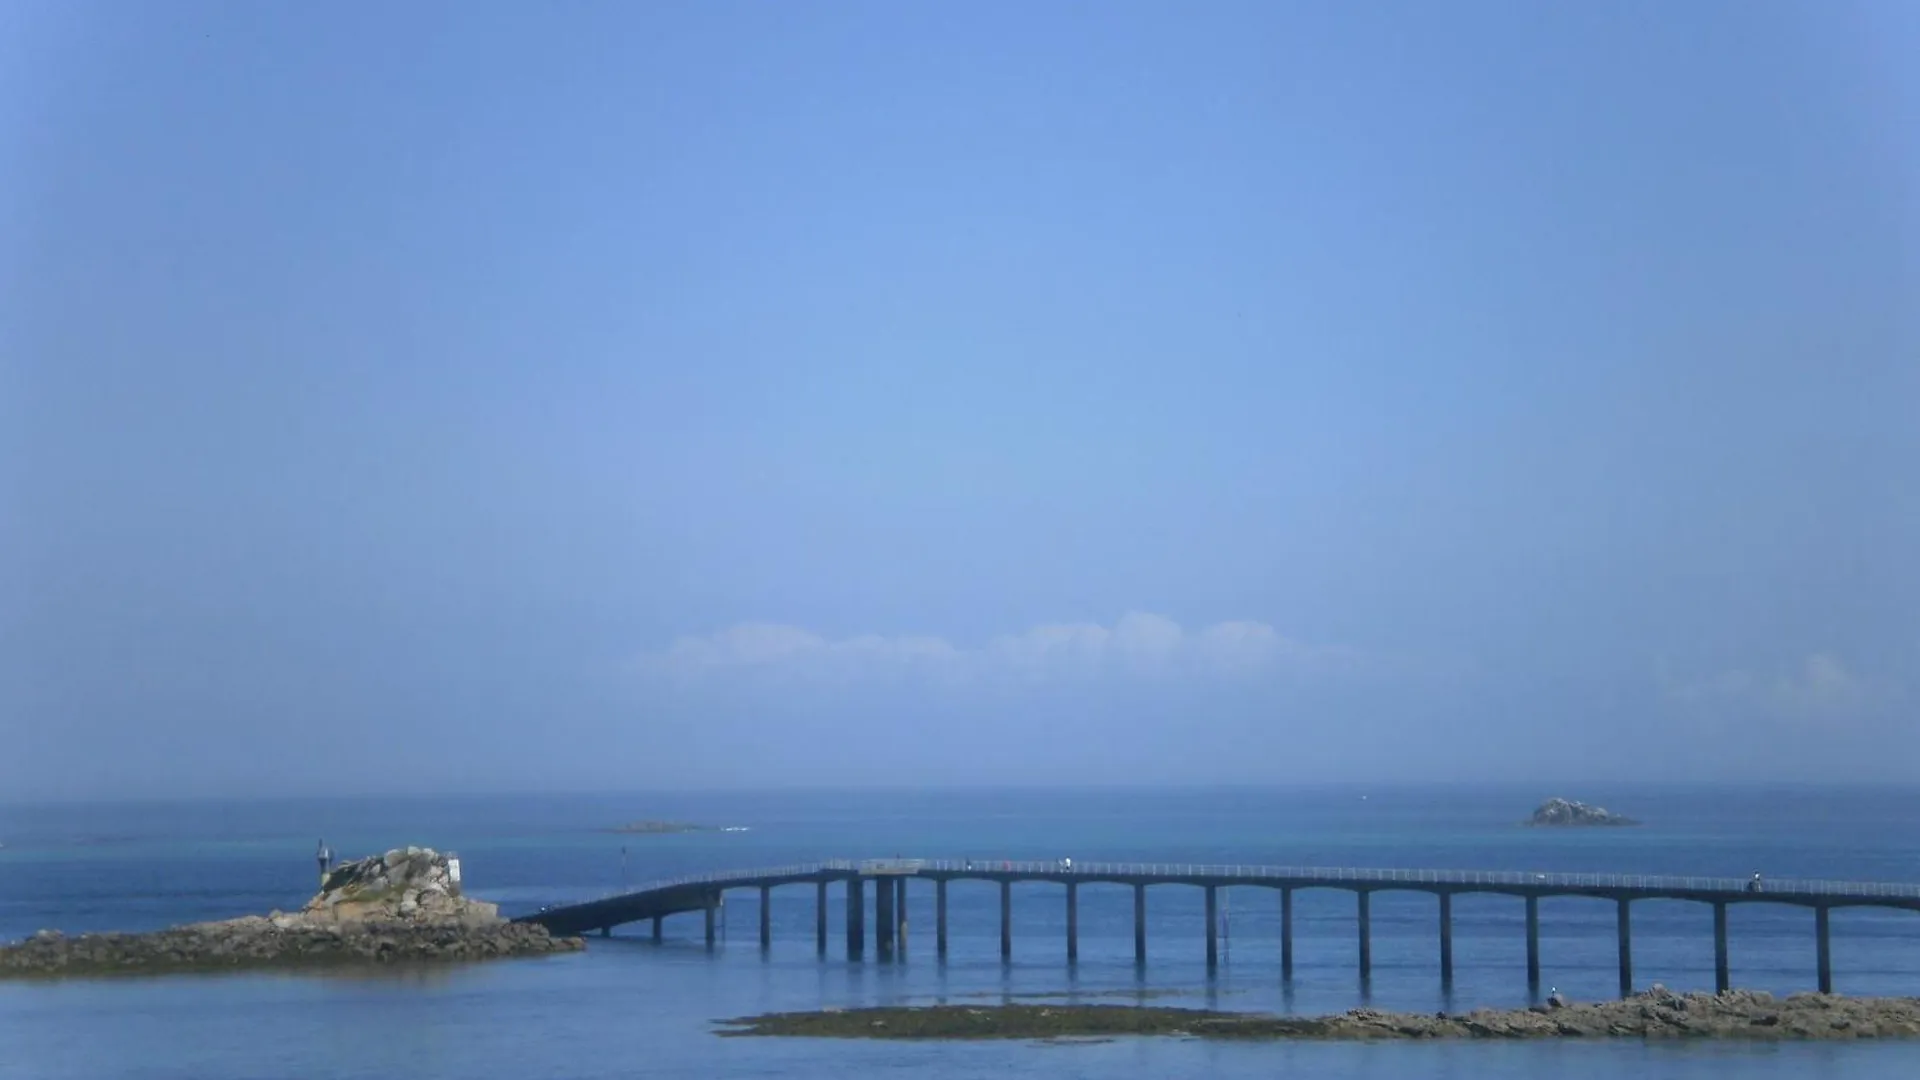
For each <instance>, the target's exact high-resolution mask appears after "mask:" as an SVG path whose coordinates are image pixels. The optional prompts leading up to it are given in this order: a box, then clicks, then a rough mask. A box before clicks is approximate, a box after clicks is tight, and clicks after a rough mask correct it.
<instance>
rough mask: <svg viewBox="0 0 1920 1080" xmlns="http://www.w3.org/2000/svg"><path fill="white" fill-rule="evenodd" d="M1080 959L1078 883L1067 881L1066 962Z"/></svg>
mask: <svg viewBox="0 0 1920 1080" xmlns="http://www.w3.org/2000/svg"><path fill="white" fill-rule="evenodd" d="M1079 959H1080V885H1079V883H1078V882H1074V881H1069V882H1067V963H1069V964H1071V963H1074V962H1075V961H1077V960H1079Z"/></svg>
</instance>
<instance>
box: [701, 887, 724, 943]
mask: <svg viewBox="0 0 1920 1080" xmlns="http://www.w3.org/2000/svg"><path fill="white" fill-rule="evenodd" d="M719 900H720V898H719V897H718V896H715V895H714V894H712V893H708V894H707V906H706V910H705V912H704V914H705V915H706V917H707V948H709V949H711V948H713V938H714V934H713V915H714V912H715V911H717V910H718V909H719V907H720V904H719Z"/></svg>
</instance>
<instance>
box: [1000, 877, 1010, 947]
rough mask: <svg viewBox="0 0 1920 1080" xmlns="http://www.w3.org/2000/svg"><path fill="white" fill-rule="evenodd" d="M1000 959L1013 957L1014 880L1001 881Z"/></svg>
mask: <svg viewBox="0 0 1920 1080" xmlns="http://www.w3.org/2000/svg"><path fill="white" fill-rule="evenodd" d="M1000 959H1002V960H1011V959H1013V882H1012V881H1002V882H1001V883H1000Z"/></svg>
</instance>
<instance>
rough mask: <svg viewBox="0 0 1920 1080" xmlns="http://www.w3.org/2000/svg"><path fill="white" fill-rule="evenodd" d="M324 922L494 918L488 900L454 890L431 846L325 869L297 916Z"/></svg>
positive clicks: (445, 864)
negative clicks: (483, 900)
mask: <svg viewBox="0 0 1920 1080" xmlns="http://www.w3.org/2000/svg"><path fill="white" fill-rule="evenodd" d="M273 918H274V919H275V920H276V921H284V920H286V919H296V920H305V921H311V922H324V923H359V922H412V923H430V922H431V923H440V922H458V923H466V924H469V925H474V926H484V925H486V924H488V923H495V922H499V921H500V910H499V908H497V907H496V906H495V905H493V904H487V903H482V902H480V901H477V900H468V899H466V898H465V897H463V896H461V895H460V886H459V883H458V882H456V881H454V880H453V872H452V866H451V864H450V863H449V861H448V859H447V857H446V856H445V855H442V854H440V853H439V852H437V851H434V850H433V849H432V848H421V847H406V848H395V849H394V850H392V851H389V852H387V853H386V854H385V855H375V856H372V857H371V858H366V859H359V860H356V861H354V862H346V863H341V864H340V865H339V866H336V867H334V868H333V869H332V870H331V871H329V872H328V874H327V877H326V880H325V881H323V882H322V883H321V885H320V892H319V894H318V895H317V896H315V897H314V898H313V899H312V900H309V901H307V906H306V907H305V908H303V909H301V911H300V914H299V915H297V916H281V915H279V914H278V913H275V915H274V916H273Z"/></svg>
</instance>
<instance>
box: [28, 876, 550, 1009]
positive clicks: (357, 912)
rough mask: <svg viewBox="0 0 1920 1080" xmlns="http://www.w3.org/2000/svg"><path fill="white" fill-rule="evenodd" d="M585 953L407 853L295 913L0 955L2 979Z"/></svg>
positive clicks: (76, 940)
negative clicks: (509, 916)
mask: <svg viewBox="0 0 1920 1080" xmlns="http://www.w3.org/2000/svg"><path fill="white" fill-rule="evenodd" d="M583 947H584V943H583V942H582V941H581V940H580V939H579V938H556V937H553V936H551V935H550V934H548V933H547V930H546V928H545V927H543V926H534V925H530V924H522V923H511V922H508V921H507V920H505V919H503V918H501V917H500V913H499V909H498V908H497V907H495V905H493V904H488V903H484V902H481V901H477V900H469V899H467V898H466V897H464V896H461V895H460V887H459V882H458V881H456V880H454V877H453V873H452V868H451V866H450V865H449V863H448V860H447V857H446V856H445V855H442V854H440V853H439V852H436V851H434V850H432V849H431V848H420V847H408V848H396V849H395V850H393V851H389V852H387V853H386V854H385V855H375V856H373V857H371V858H366V859H360V860H357V861H354V862H346V863H341V864H340V865H339V866H336V867H334V868H332V870H331V871H330V872H328V874H327V876H326V879H325V880H324V881H323V882H322V883H321V888H320V892H319V893H318V894H317V895H315V896H314V898H313V899H312V900H309V901H308V902H307V904H306V906H305V907H303V908H302V909H301V910H299V911H297V912H293V913H291V914H286V913H282V912H278V911H275V912H272V913H271V914H268V915H264V916H263V915H248V916H245V917H243V918H238V919H226V920H222V921H220V922H207V923H193V924H190V925H187V926H176V927H173V928H171V929H167V930H161V931H158V932H157V933H150V934H82V935H80V936H79V937H68V936H66V935H65V934H62V933H60V932H58V931H55V930H42V931H40V932H39V933H37V934H35V935H33V936H32V937H30V938H28V939H26V940H25V941H21V942H17V943H15V944H11V945H0V978H8V977H15V978H18V977H29V976H39V975H112V974H127V973H153V974H158V973H167V972H180V971H207V970H211V971H232V970H244V969H259V968H298V967H318V966H326V965H334V966H338V965H354V964H359V965H369V964H393V963H402V962H415V961H418V962H428V961H450V960H480V959H487V958H492V957H505V956H534V955H542V954H547V953H557V952H571V951H574V950H577V949H580V948H583Z"/></svg>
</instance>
